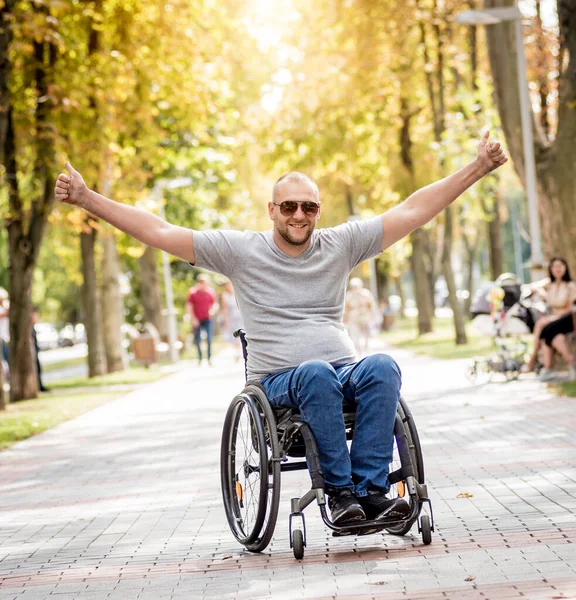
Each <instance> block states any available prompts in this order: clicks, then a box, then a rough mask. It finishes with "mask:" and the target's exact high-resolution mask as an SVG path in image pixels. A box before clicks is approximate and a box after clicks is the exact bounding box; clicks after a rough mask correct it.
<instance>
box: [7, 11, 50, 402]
mask: <svg viewBox="0 0 576 600" xmlns="http://www.w3.org/2000/svg"><path fill="white" fill-rule="evenodd" d="M46 10H47V9H46ZM2 17H4V15H3V14H2ZM34 60H35V70H34V75H35V88H34V89H33V90H32V91H33V93H34V94H35V97H36V98H38V101H37V103H36V111H35V113H34V118H35V127H36V132H37V133H36V137H35V146H33V147H32V148H31V149H29V151H31V154H32V155H33V156H34V171H33V173H32V176H33V178H34V180H35V182H36V183H37V185H38V187H39V189H40V192H39V193H37V195H36V196H35V197H32V198H31V199H30V208H27V207H26V205H25V202H24V199H23V198H22V195H21V194H20V190H19V186H18V181H19V175H20V174H19V171H18V167H17V164H16V152H17V146H16V139H17V136H16V131H15V127H14V115H13V104H12V98H11V97H8V103H7V105H5V106H2V107H1V108H2V109H3V111H4V112H3V115H2V117H0V118H3V119H5V121H4V122H3V125H2V127H4V130H3V131H2V135H3V136H4V139H3V140H2V141H3V148H2V159H3V163H4V168H5V179H6V187H7V191H8V206H9V210H8V211H7V213H6V214H7V217H6V227H7V229H8V245H9V263H10V266H9V271H10V366H11V368H10V399H11V401H12V402H16V401H18V400H25V399H30V398H36V397H37V396H38V378H37V373H36V361H35V360H34V351H33V343H32V321H31V314H32V284H33V274H34V268H35V266H36V263H37V262H38V254H39V252H40V245H41V243H42V238H43V236H44V231H45V228H46V223H47V220H48V215H49V214H50V212H51V210H52V206H53V204H54V191H53V190H54V175H53V170H54V139H53V135H52V133H51V132H52V129H51V124H50V119H51V114H50V111H51V108H52V101H51V100H50V99H49V98H50V95H49V90H48V88H49V83H50V77H51V75H52V72H53V67H54V65H55V62H56V51H55V47H54V46H53V45H52V44H51V43H48V42H46V43H45V42H34ZM2 68H3V69H4V72H3V73H2V75H1V77H2V78H6V80H9V77H10V69H11V65H10V63H9V61H8V59H7V58H6V57H4V60H3V65H2ZM0 91H2V90H1V89H0ZM2 101H4V98H3V99H2ZM34 153H35V155H34Z"/></svg>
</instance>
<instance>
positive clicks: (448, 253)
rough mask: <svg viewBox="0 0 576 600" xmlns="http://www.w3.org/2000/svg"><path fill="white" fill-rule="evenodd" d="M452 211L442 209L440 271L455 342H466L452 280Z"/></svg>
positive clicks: (462, 314)
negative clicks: (446, 295) (445, 289)
mask: <svg viewBox="0 0 576 600" xmlns="http://www.w3.org/2000/svg"><path fill="white" fill-rule="evenodd" d="M453 211H454V208H453V207H452V206H449V207H448V208H447V209H446V210H445V211H444V216H445V226H444V246H443V252H442V273H443V275H444V279H445V280H446V287H447V289H448V302H449V303H450V307H451V308H452V312H453V313H454V331H455V333H456V344H467V343H468V339H467V337H466V323H465V322H464V313H463V311H462V306H461V305H460V302H459V300H458V297H457V296H456V283H455V281H454V270H453V269H452V236H453V229H454V227H453Z"/></svg>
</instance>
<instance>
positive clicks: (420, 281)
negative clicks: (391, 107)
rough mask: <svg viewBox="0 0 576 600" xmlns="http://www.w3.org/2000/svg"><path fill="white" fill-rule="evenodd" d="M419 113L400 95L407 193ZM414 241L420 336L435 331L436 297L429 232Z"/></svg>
mask: <svg viewBox="0 0 576 600" xmlns="http://www.w3.org/2000/svg"><path fill="white" fill-rule="evenodd" d="M418 112H419V109H411V108H410V106H409V103H408V99H407V97H405V96H401V98H400V116H401V118H402V127H401V128H400V131H399V142H400V158H401V160H402V164H403V165H404V167H405V168H406V170H407V172H408V179H409V184H408V189H407V190H406V191H407V195H409V194H411V193H412V192H414V190H415V188H416V183H415V175H414V162H413V160H412V146H413V143H412V137H411V135H410V124H411V121H412V118H413V117H415V116H416V115H417V114H418ZM410 241H411V242H412V256H411V258H410V264H411V269H412V278H413V281H414V296H415V298H414V299H415V301H416V307H417V309H418V335H423V334H425V333H430V332H431V331H432V319H433V317H434V300H433V298H432V297H431V296H430V288H429V269H428V268H427V263H426V245H427V244H426V242H427V235H426V232H425V231H424V230H423V229H417V230H416V231H414V232H412V234H411V235H410ZM402 312H404V302H402Z"/></svg>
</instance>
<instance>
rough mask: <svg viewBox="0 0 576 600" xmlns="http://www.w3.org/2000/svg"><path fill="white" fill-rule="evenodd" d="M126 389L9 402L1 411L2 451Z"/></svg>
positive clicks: (0, 435)
mask: <svg viewBox="0 0 576 600" xmlns="http://www.w3.org/2000/svg"><path fill="white" fill-rule="evenodd" d="M122 394H123V392H109V391H106V392H103V391H101V392H92V393H81V394H67V395H65V396H60V397H58V396H50V395H43V396H42V397H40V398H36V399H34V400H22V401H20V402H14V403H13V404H8V406H7V408H6V410H5V411H2V412H0V450H5V449H6V448H8V447H10V446H11V445H12V444H15V443H16V442H19V441H21V440H25V439H27V438H29V437H31V436H33V435H36V434H38V433H41V432H42V431H46V430H47V429H51V428H52V427H55V426H56V425H60V423H64V421H68V420H70V419H74V418H75V417H79V416H80V415H82V414H84V413H85V412H88V411H89V410H92V409H93V408H96V407H97V406H100V405H102V404H105V403H106V402H110V401H111V400H114V399H116V398H118V397H119V396H120V395H122Z"/></svg>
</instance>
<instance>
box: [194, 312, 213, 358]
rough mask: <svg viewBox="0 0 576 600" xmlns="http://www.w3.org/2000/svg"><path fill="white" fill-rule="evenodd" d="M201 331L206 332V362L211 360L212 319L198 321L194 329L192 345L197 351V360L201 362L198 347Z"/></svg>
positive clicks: (200, 352)
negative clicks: (194, 345)
mask: <svg viewBox="0 0 576 600" xmlns="http://www.w3.org/2000/svg"><path fill="white" fill-rule="evenodd" d="M202 330H204V331H205V332H206V346H207V352H208V360H210V359H211V358H212V353H211V348H212V337H213V336H214V324H213V323H212V319H205V320H203V321H200V324H199V325H198V327H195V328H194V344H196V348H197V349H198V360H202V348H201V347H200V341H201V340H202Z"/></svg>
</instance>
